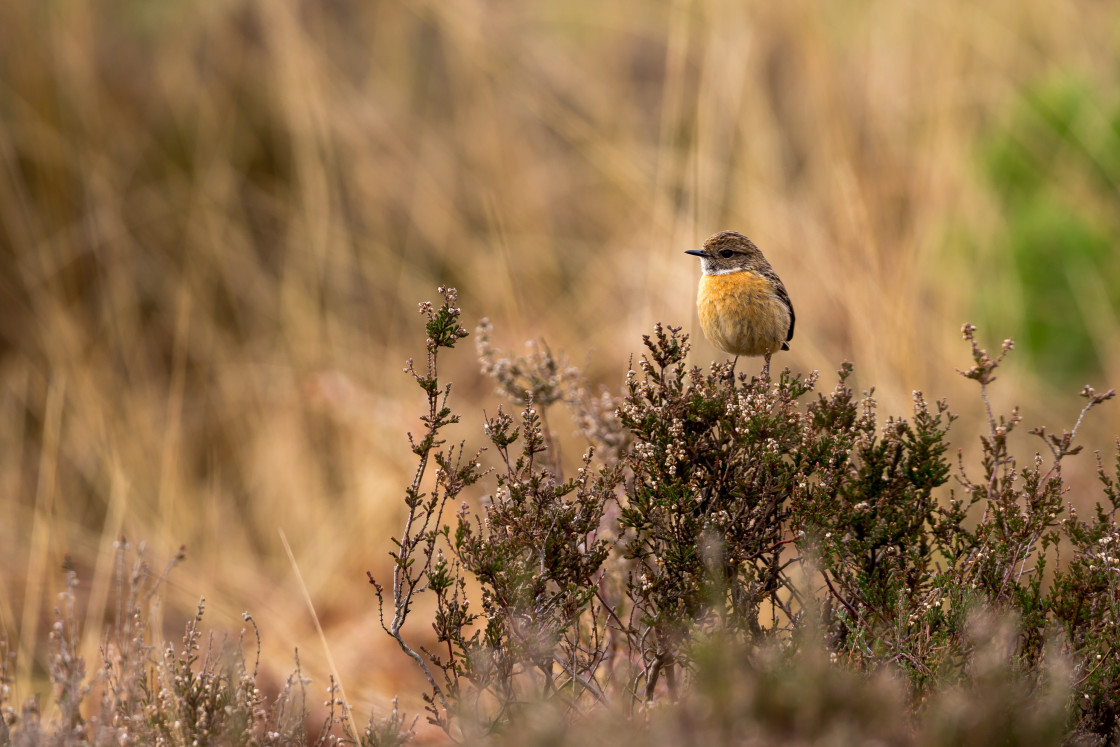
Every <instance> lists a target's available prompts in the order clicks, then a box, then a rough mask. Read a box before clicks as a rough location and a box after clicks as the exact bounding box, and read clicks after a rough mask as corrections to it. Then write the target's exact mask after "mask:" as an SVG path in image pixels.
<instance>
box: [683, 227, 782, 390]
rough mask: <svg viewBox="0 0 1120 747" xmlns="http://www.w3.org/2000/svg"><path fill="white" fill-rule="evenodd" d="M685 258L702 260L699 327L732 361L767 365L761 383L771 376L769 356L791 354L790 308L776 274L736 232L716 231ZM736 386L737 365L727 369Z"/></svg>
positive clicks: (698, 296)
mask: <svg viewBox="0 0 1120 747" xmlns="http://www.w3.org/2000/svg"><path fill="white" fill-rule="evenodd" d="M685 254H692V255H694V256H697V257H700V266H701V268H702V269H703V270H704V274H703V275H701V276H700V290H699V293H698V294H697V296H696V308H697V309H698V310H699V312H700V327H701V328H702V329H703V330H704V336H705V337H707V338H708V339H709V340H710V341H711V343H712V344H713V345H715V346H716V347H717V348H719V349H720V350H722V351H723V352H725V353H728V354H730V355H734V356H735V362H738V360H739V356H740V355H750V356H758V355H761V356H763V357H764V358H765V359H766V364H765V366H764V367H763V369H762V375H763V377H766V378H769V376H770V356H771V355H773V354H774V353H776V352H778V351H779V350H789V341H790V340H792V339H793V322H794V315H793V303H792V302H791V301H790V300H789V293H787V292H786V287H785V286H784V285H782V281H781V279H779V278H778V274H777V273H776V272H774V268H773V267H771V266H770V263H769V262H767V261H766V257H764V256H762V252H761V251H760V250H759V248H758V247H757V246H755V244H754V242H753V241H751V240H750V239H748V238H747V237H746V236H744V235H743V234H741V233H736V232H735V231H720V232H719V233H717V234H715V235H714V236H712V237H710V238H709V239H708V240H707V241H705V242H704V248H703V249H689V250H688V251H686V252H685ZM731 371H732V377H733V378H732V380H734V371H735V363H732V364H731Z"/></svg>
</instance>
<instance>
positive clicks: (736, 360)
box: [731, 356, 739, 389]
mask: <svg viewBox="0 0 1120 747" xmlns="http://www.w3.org/2000/svg"><path fill="white" fill-rule="evenodd" d="M738 362H739V356H735V358H734V360H732V361H731V388H732V389H734V388H735V364H736V363H738Z"/></svg>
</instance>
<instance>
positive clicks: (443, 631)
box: [371, 289, 1120, 744]
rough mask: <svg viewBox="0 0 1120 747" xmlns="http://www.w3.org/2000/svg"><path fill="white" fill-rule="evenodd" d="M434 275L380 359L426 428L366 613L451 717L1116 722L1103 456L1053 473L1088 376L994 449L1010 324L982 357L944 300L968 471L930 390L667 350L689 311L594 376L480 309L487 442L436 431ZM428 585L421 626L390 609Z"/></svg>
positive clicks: (889, 727) (930, 729)
mask: <svg viewBox="0 0 1120 747" xmlns="http://www.w3.org/2000/svg"><path fill="white" fill-rule="evenodd" d="M441 292H442V293H443V296H444V298H443V303H442V305H440V306H438V307H437V306H434V305H432V304H422V305H421V311H422V313H423V314H424V315H425V317H426V319H427V331H428V341H427V364H426V368H425V370H424V371H422V372H416V371H415V370H414V369H413V368H412V366H411V364H410V366H409V368H408V370H409V371H410V372H411V373H412V375H413V376H414V377H415V379H416V381H417V383H418V384H419V385H420V387H421V389H422V390H423V391H424V392H425V393H426V395H427V398H428V414H427V415H426V416H425V419H424V421H423V422H424V423H425V425H426V427H427V431H426V432H425V433H424V435H423V436H422V438H420V439H419V440H415V441H414V450H415V451H416V454H417V455H418V457H419V460H420V464H419V468H418V470H417V472H416V476H415V479H414V481H413V483H412V485H411V486H410V487H409V488H408V491H407V492H406V504H407V506H408V515H407V519H406V523H405V527H404V531H403V533H402V534H401V535H400V536H399V537H398V538H397V539H396V540H394V541H395V542H396V544H397V546H398V548H399V549H398V551H396V552H394V559H395V562H396V571H395V575H394V579H393V587H392V590H391V592H389V591H387V590H386V589H385V588H384V587H382V586H381V585H380V584H378V583H377V582H376V581H375V580H374V579H373V578H372V577H371V581H372V582H373V583H375V585H376V586H377V591H378V596H379V600H380V602H381V606H382V620H383V624H384V625H385V628H386V630H387V632H388V633H389V634H390V635H392V636H393V637H394V638H395V639H396V640H397V641H398V643H399V644H400V646H401V647H402V648H403V649H404V651H405V652H406V653H407V654H408V655H409V656H411V657H412V658H413V660H414V661H416V662H417V664H418V665H419V666H420V667H421V668H422V669H423V671H424V673H425V674H426V676H427V678H428V682H429V685H430V687H431V690H430V692H429V693H428V695H427V696H426V701H427V704H428V711H429V713H428V716H429V719H430V720H431V721H432V723H435V724H437V725H439V726H440V727H441V728H442V729H443V730H444V731H445V732H446V733H447V735H448V736H449V737H450V738H452V739H453V740H456V741H459V740H462V741H472V742H473V741H480V740H481V741H486V740H495V741H497V742H502V741H506V740H511V739H512V740H514V741H516V740H517V739H521V738H529V737H530V736H533V738H534V739H536V738H539V739H540V740H543V741H545V742H549V743H553V742H555V741H557V740H560V741H562V738H561V736H560V735H562V734H565V733H569V730H570V733H571V734H573V735H575V734H589V733H595V732H599V733H616V734H617V739H615V738H614V737H611V739H612V740H613V741H622V742H625V743H648V742H650V741H652V742H655V743H695V744H701V743H705V744H706V743H710V741H711V740H712V739H715V740H716V741H721V742H740V741H745V742H752V741H754V742H759V743H765V742H767V741H774V740H779V739H781V740H787V739H788V740H792V741H795V742H815V741H819V740H824V741H833V742H837V743H846V742H850V741H851V740H867V739H873V740H878V741H884V742H886V743H907V744H910V743H922V744H960V743H970V744H971V743H975V744H980V743H988V741H986V740H991V739H997V738H998V739H1000V740H1003V741H1005V742H1007V743H1031V742H1034V741H1038V740H1041V741H1043V742H1060V741H1063V740H1067V741H1077V742H1078V743H1087V744H1088V743H1106V742H1109V741H1110V740H1114V739H1116V737H1117V735H1118V734H1120V731H1118V727H1117V705H1118V704H1120V689H1118V688H1120V670H1118V667H1120V664H1118V663H1117V662H1116V661H1115V652H1114V641H1115V640H1116V629H1115V625H1116V620H1117V606H1118V604H1120V595H1118V593H1117V589H1118V588H1120V561H1118V560H1117V555H1118V554H1120V553H1117V551H1116V549H1115V548H1116V543H1117V542H1120V536H1118V534H1117V532H1118V529H1117V524H1116V517H1115V510H1116V505H1117V496H1118V491H1120V487H1118V485H1120V482H1118V480H1120V476H1118V475H1120V457H1118V462H1117V468H1118V469H1116V470H1112V471H1110V470H1108V469H1106V468H1105V467H1104V465H1103V463H1102V464H1101V466H1100V481H1101V484H1102V486H1103V495H1102V496H1100V497H1099V500H1098V502H1097V503H1096V505H1097V508H1096V510H1095V511H1094V515H1093V518H1092V519H1091V520H1089V521H1086V520H1083V519H1082V518H1080V517H1079V516H1078V514H1077V512H1076V510H1075V509H1074V508H1073V505H1072V501H1071V500H1070V498H1071V496H1069V495H1068V493H1069V488H1068V487H1067V485H1066V484H1065V482H1064V481H1063V476H1062V464H1063V462H1064V461H1065V460H1066V459H1068V458H1070V457H1072V456H1074V455H1075V454H1077V453H1078V452H1079V451H1080V450H1081V446H1080V445H1077V444H1075V439H1076V436H1077V431H1078V428H1079V427H1080V425H1081V422H1082V420H1083V418H1084V417H1085V415H1086V414H1087V413H1088V412H1089V410H1091V409H1093V408H1094V407H1096V406H1098V405H1100V404H1101V403H1103V402H1105V401H1106V400H1108V399H1111V398H1112V396H1113V392H1112V391H1111V390H1110V391H1108V392H1105V393H1098V392H1096V391H1094V390H1093V389H1091V388H1089V387H1086V388H1085V389H1084V390H1083V392H1082V396H1083V397H1084V398H1085V400H1086V402H1085V406H1084V409H1083V410H1082V412H1081V414H1080V416H1079V417H1078V419H1077V423H1076V425H1075V426H1074V427H1073V428H1072V429H1071V430H1068V431H1063V432H1062V433H1061V435H1052V434H1049V433H1047V432H1046V430H1045V429H1044V428H1036V429H1035V430H1033V431H1032V433H1033V434H1035V435H1037V436H1038V437H1039V438H1040V439H1041V442H1042V443H1044V444H1045V451H1044V452H1042V453H1039V454H1033V455H1031V456H1030V457H1029V458H1027V459H1025V460H1020V459H1019V458H1017V457H1016V456H1015V455H1013V454H1012V453H1011V452H1010V450H1009V440H1008V436H1009V434H1010V433H1011V432H1012V431H1014V430H1015V429H1016V428H1018V427H1019V426H1020V425H1021V420H1022V418H1021V416H1020V415H1019V413H1018V411H1017V410H1013V411H1012V412H1011V413H1010V414H1007V415H1001V414H998V413H996V412H994V411H993V410H992V407H991V404H990V397H989V388H990V387H991V385H992V383H993V381H994V380H995V376H994V372H995V371H996V370H997V369H998V367H999V366H1000V365H1001V363H1002V362H1003V360H1004V358H1005V356H1006V355H1008V354H1009V353H1010V352H1011V350H1012V349H1013V344H1012V342H1011V341H1010V340H1008V341H1005V342H1004V344H1003V346H1002V350H1001V351H1000V353H999V354H998V355H996V356H995V357H993V356H991V355H989V353H988V352H987V351H986V350H984V349H983V348H982V347H981V346H980V345H979V344H978V342H977V341H976V338H975V329H974V328H973V327H972V326H971V325H965V327H964V328H963V335H964V338H965V340H966V341H967V343H968V344H969V346H970V351H971V355H972V359H973V366H972V367H971V368H970V369H968V370H967V371H961V374H962V375H963V376H965V377H966V378H968V379H971V380H973V381H975V382H976V384H977V386H978V389H979V392H978V394H979V395H980V396H979V400H980V402H981V405H982V407H983V408H984V415H985V418H986V423H987V428H986V432H985V433H984V435H983V436H982V437H981V439H980V451H981V460H980V472H979V474H972V473H971V472H970V471H969V470H966V469H965V460H964V459H963V457H961V456H958V458H957V460H956V462H955V463H954V461H953V460H952V459H951V458H950V455H951V453H952V447H951V445H950V442H949V440H948V436H949V432H950V429H951V427H952V424H953V422H954V420H955V416H954V415H953V414H952V413H951V412H950V410H949V406H948V404H947V403H946V402H944V401H937V402H933V403H930V402H929V401H927V399H926V398H925V396H924V395H923V394H922V393H921V392H915V393H914V398H913V409H912V411H911V412H910V413H909V414H908V415H907V416H905V417H902V416H897V415H887V416H885V417H884V416H882V415H881V414H880V413H879V412H878V409H877V404H876V401H875V399H874V397H873V393H872V392H867V393H865V394H863V395H862V396H858V395H857V394H856V393H855V392H854V391H853V390H852V389H851V387H850V386H849V384H848V381H849V380H850V377H851V373H852V370H853V369H852V366H851V365H850V364H847V363H845V364H844V365H843V366H841V368H840V370H839V371H838V374H837V377H836V383H835V385H834V386H833V387H832V388H831V390H829V391H818V389H817V385H818V379H819V377H818V375H817V374H816V373H815V372H814V373H813V374H810V375H808V376H801V375H796V374H793V373H791V372H789V371H788V370H787V371H784V372H782V373H781V374H780V375H778V376H777V377H776V378H775V379H774V380H771V379H769V378H762V377H758V376H748V375H746V374H744V373H742V372H740V373H739V374H738V375H737V376H736V375H735V374H734V373H733V368H732V367H731V365H730V364H729V363H717V364H714V365H713V366H712V367H711V368H710V369H709V370H707V371H704V370H701V369H700V368H697V367H690V366H689V365H688V364H687V356H688V351H689V345H688V336H687V335H685V334H682V333H681V330H680V329H679V328H674V327H666V326H663V325H657V326H656V327H655V329H654V333H653V334H652V335H650V336H647V337H645V338H644V345H645V352H644V354H643V355H642V357H641V358H640V359H639V360H638V361H637V363H636V365H632V366H631V368H630V370H629V371H628V373H627V375H626V379H625V382H624V384H623V386H622V388H621V390H620V392H619V394H617V395H611V394H609V393H604V392H599V393H597V394H593V393H592V392H591V387H590V386H589V385H588V384H587V382H585V381H583V379H582V377H581V375H580V374H579V372H578V371H577V370H575V369H573V368H572V367H571V366H569V365H568V364H567V363H566V361H564V360H563V359H562V358H560V357H556V356H553V355H552V353H551V352H550V351H549V349H548V348H547V346H543V345H540V346H537V347H535V348H534V349H533V350H531V351H530V353H529V355H527V356H524V357H516V358H511V357H508V356H505V355H503V354H502V353H501V352H500V351H498V350H497V349H496V348H495V347H494V346H493V344H492V343H491V341H490V335H491V328H490V326H489V325H488V324H487V323H485V322H484V323H483V324H482V325H480V327H479V329H478V330H477V334H478V336H479V338H480V339H479V342H478V349H479V352H480V355H481V358H482V363H483V369H484V371H486V372H487V373H489V374H490V375H491V376H492V377H493V378H494V379H495V381H496V383H497V388H498V392H499V393H500V394H502V395H503V396H504V397H505V398H507V399H509V400H512V401H513V403H512V406H513V407H517V408H519V409H520V413H519V414H517V415H513V414H510V413H509V412H507V410H506V405H502V406H499V408H498V409H497V412H496V414H495V415H494V416H493V417H487V418H485V419H484V422H483V432H484V434H485V436H486V439H487V441H488V446H487V448H488V449H489V452H487V453H486V454H483V453H482V452H477V453H474V454H472V455H470V456H468V455H467V452H466V451H465V446H464V444H452V445H447V444H445V443H444V442H443V440H442V439H441V436H440V434H441V431H442V429H443V428H444V427H445V426H446V425H448V424H450V423H453V422H458V421H459V416H458V415H456V414H454V412H453V409H452V407H451V406H450V404H449V396H450V385H446V384H444V385H441V384H440V383H439V373H438V361H439V356H440V354H441V352H442V351H443V350H446V349H450V348H451V347H453V346H454V344H455V343H456V342H458V341H459V340H460V339H462V338H464V337H466V336H467V332H466V329H465V328H463V327H462V326H461V323H460V316H461V312H460V310H459V309H458V308H457V307H456V296H455V292H454V291H453V290H450V289H441ZM507 404H508V403H507ZM554 406H565V407H567V408H568V409H569V410H570V411H571V414H572V420H573V422H574V423H575V424H576V426H577V428H578V429H579V431H580V432H581V433H582V434H583V436H584V437H585V438H586V440H587V442H588V447H587V451H586V453H585V454H584V455H583V457H582V459H581V460H580V462H579V465H578V467H577V468H576V469H575V472H574V474H572V475H570V476H566V475H565V474H564V467H563V464H562V460H561V459H560V457H559V455H558V454H556V453H554V451H553V448H554V447H552V446H551V444H553V443H555V442H556V441H557V438H556V436H555V434H552V433H550V431H549V428H548V425H547V423H548V422H549V418H548V414H547V412H548V409H549V407H554ZM959 453H960V452H958V454H959ZM484 461H485V462H486V464H487V466H483V462H484ZM429 463H434V464H435V465H436V469H435V474H434V479H433V480H429V476H427V475H426V470H427V467H428V465H429ZM425 486H427V487H425ZM1078 499H1079V501H1080V502H1082V503H1084V502H1085V499H1084V497H1082V496H1078ZM449 504H451V505H455V506H456V507H457V508H456V510H455V511H454V515H451V516H448V515H446V514H445V511H444V508H445V507H446V506H448V505H449ZM428 592H430V593H432V594H434V595H435V598H436V613H435V619H434V621H433V624H432V629H433V633H434V636H435V640H436V642H437V645H436V646H435V647H434V648H432V649H428V648H425V647H421V646H420V645H419V644H414V643H410V642H409V641H410V639H409V638H407V637H406V636H405V635H404V633H403V630H404V627H405V623H406V622H407V621H408V620H409V619H410V616H411V614H412V609H413V604H414V601H415V598H416V595H418V594H421V593H428ZM472 594H473V595H474V596H473V597H472ZM874 703H889V704H890V708H889V709H888V714H884V713H883V711H882V709H881V708H879V707H877V706H875V705H874ZM721 719H724V720H723V721H721ZM700 721H703V722H704V727H703V728H701V729H694V728H692V726H693V725H695V724H696V723H698V722H700ZM606 723H612V724H614V726H613V727H606V726H604V724H606ZM623 723H624V724H629V725H630V726H620V725H619V724H623ZM743 734H753V735H756V736H752V737H750V738H745V737H742V735H743ZM736 735H739V736H736ZM571 739H572V740H573V741H572V742H571V743H579V739H580V738H578V737H576V736H572V737H571ZM592 741H593V740H592Z"/></svg>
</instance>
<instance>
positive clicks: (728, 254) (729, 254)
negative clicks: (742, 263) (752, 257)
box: [719, 249, 735, 259]
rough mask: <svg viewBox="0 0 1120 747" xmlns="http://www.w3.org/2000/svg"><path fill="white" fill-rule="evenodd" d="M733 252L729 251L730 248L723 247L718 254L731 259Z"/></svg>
mask: <svg viewBox="0 0 1120 747" xmlns="http://www.w3.org/2000/svg"><path fill="white" fill-rule="evenodd" d="M734 253H735V252H733V251H731V250H730V249H724V250H723V251H722V252H720V253H719V256H721V257H723V258H724V259H731V255H732V254H734Z"/></svg>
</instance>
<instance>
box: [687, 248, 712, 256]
mask: <svg viewBox="0 0 1120 747" xmlns="http://www.w3.org/2000/svg"><path fill="white" fill-rule="evenodd" d="M685 254H691V255H692V256H694V257H706V256H708V253H707V252H706V251H704V250H703V249H688V250H687V251H685Z"/></svg>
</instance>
